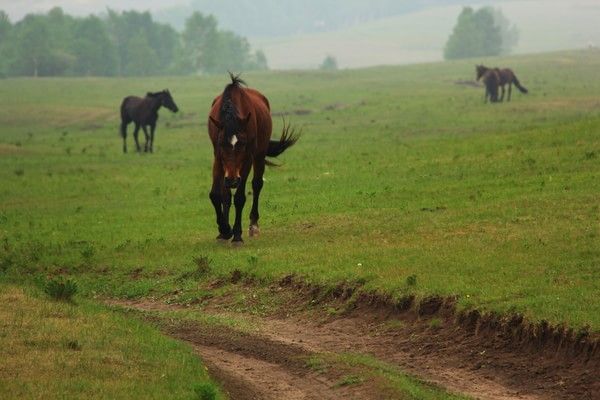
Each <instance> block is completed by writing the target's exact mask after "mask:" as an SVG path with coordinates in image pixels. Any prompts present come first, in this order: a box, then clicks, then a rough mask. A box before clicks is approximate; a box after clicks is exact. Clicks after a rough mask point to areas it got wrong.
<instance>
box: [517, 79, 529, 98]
mask: <svg viewBox="0 0 600 400" xmlns="http://www.w3.org/2000/svg"><path fill="white" fill-rule="evenodd" d="M513 76H514V79H513V82H514V84H515V86H516V87H517V89H519V91H520V92H521V93H525V94H527V93H529V90H527V88H526V87H525V86H522V85H521V82H519V80H518V79H517V76H516V75H513Z"/></svg>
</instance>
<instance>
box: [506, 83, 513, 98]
mask: <svg viewBox="0 0 600 400" xmlns="http://www.w3.org/2000/svg"><path fill="white" fill-rule="evenodd" d="M511 95H512V83H509V84H508V100H506V101H510V97H511Z"/></svg>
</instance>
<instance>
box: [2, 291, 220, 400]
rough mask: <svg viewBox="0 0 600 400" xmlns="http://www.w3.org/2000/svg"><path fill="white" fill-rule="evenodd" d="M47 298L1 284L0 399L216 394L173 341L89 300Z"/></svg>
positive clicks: (189, 353)
mask: <svg viewBox="0 0 600 400" xmlns="http://www.w3.org/2000/svg"><path fill="white" fill-rule="evenodd" d="M45 297H46V296H45V295H42V294H40V292H39V291H36V290H31V289H28V290H24V289H22V288H18V287H15V286H11V285H6V284H0V348H1V349H2V350H1V351H0V353H1V354H2V364H0V397H1V398H3V399H17V398H18V399H24V398H28V399H33V398H35V399H41V398H45V399H59V398H69V399H90V398H94V399H130V398H132V393H135V394H136V396H137V398H144V399H165V398H169V399H191V398H194V396H195V393H196V390H197V389H198V388H200V387H205V386H208V387H213V390H214V391H215V393H218V392H217V389H215V388H214V385H213V384H212V383H211V382H210V380H209V378H208V376H207V373H206V371H205V369H204V367H203V366H202V364H201V363H200V361H199V360H198V358H197V357H196V356H195V355H194V354H193V353H192V351H191V349H188V348H184V347H183V346H182V345H181V344H180V343H178V342H176V341H175V340H172V339H167V338H165V337H164V336H162V335H160V334H159V333H158V332H157V331H156V330H154V329H151V328H148V327H147V326H145V325H142V324H141V323H139V322H136V321H133V320H132V319H128V318H125V317H124V316H123V315H121V314H120V313H118V312H114V311H110V310H107V309H106V308H103V307H99V306H97V305H94V304H92V303H90V302H89V301H78V304H75V303H69V302H56V301H49V300H48V299H47V298H45ZM203 385H204V386H203ZM196 398H198V397H196ZM217 398H222V397H217Z"/></svg>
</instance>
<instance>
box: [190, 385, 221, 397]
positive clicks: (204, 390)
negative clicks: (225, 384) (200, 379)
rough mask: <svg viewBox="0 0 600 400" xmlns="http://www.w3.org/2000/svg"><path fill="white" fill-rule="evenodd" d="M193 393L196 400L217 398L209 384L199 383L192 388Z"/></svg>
mask: <svg viewBox="0 0 600 400" xmlns="http://www.w3.org/2000/svg"><path fill="white" fill-rule="evenodd" d="M194 393H196V396H197V398H198V400H215V399H216V398H217V390H216V389H215V387H214V386H213V385H212V384H210V383H199V384H197V385H196V386H195V387H194Z"/></svg>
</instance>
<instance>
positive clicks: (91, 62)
mask: <svg viewBox="0 0 600 400" xmlns="http://www.w3.org/2000/svg"><path fill="white" fill-rule="evenodd" d="M73 50H74V55H75V57H76V60H77V61H76V65H75V67H74V73H75V74H76V75H104V76H110V75H114V74H115V73H116V71H117V54H116V53H117V52H116V48H115V46H114V44H113V43H112V42H111V41H110V38H109V36H108V32H107V30H106V26H105V24H104V23H103V22H102V20H100V18H98V17H95V16H89V17H87V18H84V19H82V20H80V21H78V22H77V26H76V28H75V40H74V43H73Z"/></svg>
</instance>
